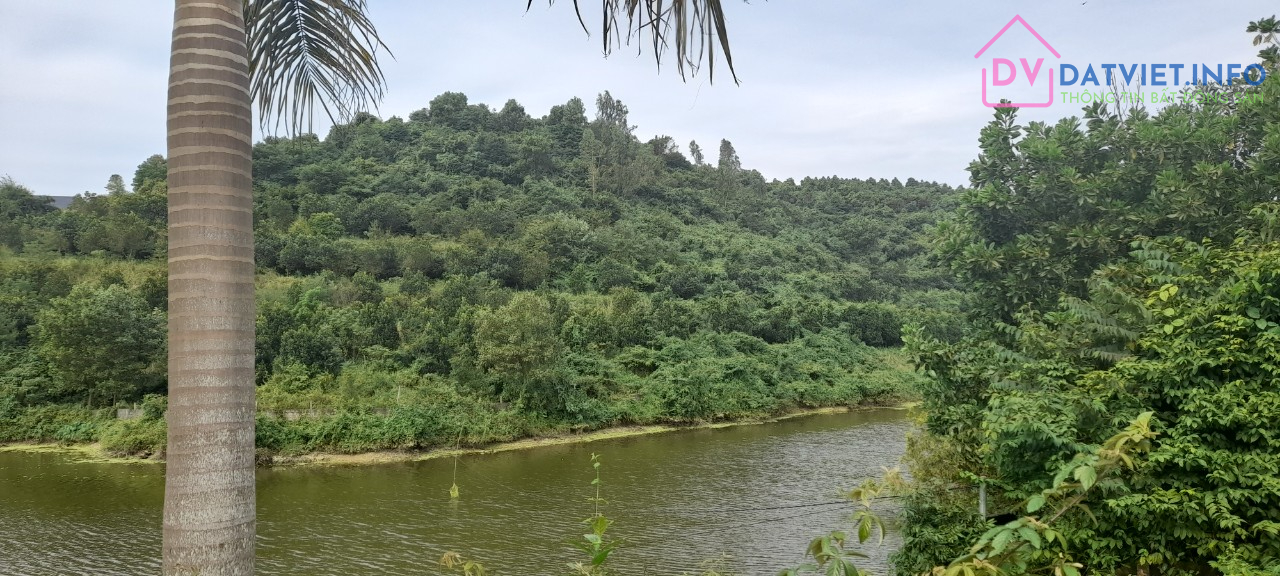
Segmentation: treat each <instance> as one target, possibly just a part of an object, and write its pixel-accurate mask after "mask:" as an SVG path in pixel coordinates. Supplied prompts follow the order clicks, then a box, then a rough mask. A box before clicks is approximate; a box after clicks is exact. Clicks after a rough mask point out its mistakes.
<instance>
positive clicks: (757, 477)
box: [0, 409, 911, 576]
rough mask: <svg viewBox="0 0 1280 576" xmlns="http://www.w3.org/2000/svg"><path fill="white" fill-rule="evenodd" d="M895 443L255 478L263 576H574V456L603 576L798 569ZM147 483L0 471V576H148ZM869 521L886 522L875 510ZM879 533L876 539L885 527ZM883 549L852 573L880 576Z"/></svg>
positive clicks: (679, 437)
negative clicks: (466, 569) (605, 530)
mask: <svg viewBox="0 0 1280 576" xmlns="http://www.w3.org/2000/svg"><path fill="white" fill-rule="evenodd" d="M910 427H911V424H910V421H909V420H908V418H907V416H906V413H905V412H904V411H901V410H887V409H885V410H868V411H856V412H850V413H846V414H831V415H821V416H810V417H804V418H794V419H790V420H784V421H781V422H776V423H771V424H765V425H751V426H734V427H728V428H719V429H703V430H684V431H678V432H671V433H665V434H654V435H647V436H636V437H630V438H618V439H613V440H602V441H597V442H591V443H586V444H576V445H573V444H571V445H560V446H549V447H543V448H536V449H529V450H519V451H510V452H502V453H495V454H484V455H473V456H465V457H462V458H459V459H458V461H457V482H458V485H459V487H460V489H461V497H460V498H459V499H458V500H456V501H451V500H450V498H449V494H448V490H449V486H450V484H451V483H452V479H453V473H454V462H453V460H451V459H439V460H430V461H422V462H409V463H397V464H379V465H368V466H329V467H315V466H311V467H282V468H263V469H260V470H259V471H258V562H257V572H258V574H263V575H284V574H290V575H293V574H297V575H302V574H307V575H343V576H351V575H362V574H443V573H445V572H444V571H443V570H442V569H441V568H440V567H438V566H437V561H438V560H439V558H440V556H441V554H443V553H444V552H445V551H449V550H452V551H456V552H459V553H461V554H463V555H464V556H466V557H468V558H474V559H477V560H479V561H481V562H482V563H483V564H485V566H486V568H488V569H489V571H490V573H491V574H496V575H504V574H505V575H519V576H525V575H541V574H566V573H568V570H567V568H566V566H565V565H566V563H568V562H571V561H576V560H582V559H584V557H583V556H582V555H581V553H580V552H578V551H576V550H574V549H573V548H571V547H570V546H569V545H568V542H569V541H571V540H580V539H581V534H582V533H583V526H582V525H581V524H580V521H581V520H582V519H583V518H586V517H588V516H589V515H590V514H591V503H590V502H588V500H587V498H588V497H589V496H591V495H592V488H591V486H590V485H589V483H590V481H591V478H592V477H593V475H592V471H591V466H590V454H591V453H592V452H595V453H598V454H600V455H601V458H602V462H603V466H602V468H601V473H602V476H603V482H604V484H603V491H604V493H603V497H604V498H605V499H606V500H607V501H608V503H607V504H606V505H605V506H604V508H603V511H604V512H605V514H606V515H607V516H609V517H610V518H612V519H614V520H615V524H614V525H613V527H612V528H611V529H610V534H611V535H612V536H615V537H619V538H622V539H623V540H625V541H626V544H625V545H624V547H623V548H621V549H620V550H618V551H617V552H616V553H615V557H614V558H613V560H611V566H612V567H613V568H614V571H615V572H616V573H617V574H620V575H632V574H634V575H655V576H656V575H678V574H681V573H682V572H683V571H689V572H691V573H693V571H694V570H695V569H696V568H697V567H698V565H699V563H700V562H702V561H704V560H708V559H712V558H717V557H719V556H721V555H722V554H723V553H727V554H729V555H730V556H731V557H732V558H731V559H730V560H729V561H728V562H727V567H728V568H731V569H733V570H734V571H736V572H737V573H740V574H749V575H757V574H758V575H773V574H777V572H778V570H780V569H781V568H784V567H786V566H789V565H794V564H796V563H798V562H799V561H800V560H801V558H802V554H803V551H804V548H805V546H806V544H807V542H808V541H809V539H811V538H813V537H814V536H817V535H819V534H822V533H824V532H826V531H828V530H831V529H836V528H846V527H848V525H849V523H848V522H847V519H848V517H849V514H850V512H851V511H852V506H850V505H848V504H844V503H832V502H836V501H838V500H840V498H839V491H840V489H841V488H848V487H852V486H854V485H856V484H857V483H858V482H859V481H860V480H862V479H865V478H868V477H872V476H877V475H879V474H880V473H881V467H882V466H894V465H896V464H897V462H898V459H899V458H900V457H901V455H902V453H903V451H904V448H905V436H906V433H907V432H908V431H909V429H910ZM163 475H164V468H163V466H161V465H156V464H102V463H97V464H95V463H84V462H75V461H74V460H73V459H71V458H70V457H68V456H66V455H61V454H28V453H17V452H6V453H0V574H5V575H10V574H15V575H19V574H20V575H24V576H26V575H30V576H42V575H46V574H48V575H53V574H58V575H63V574H83V575H114V574H121V575H124V574H129V575H133V574H159V572H160V561H159V554H160V510H161V505H162V503H163V500H164V476H163ZM882 502H883V506H884V508H883V509H882V510H883V511H884V512H885V513H886V515H887V516H891V515H892V509H893V501H892V500H884V501H882ZM890 525H891V526H892V523H890ZM897 542H898V541H897V539H896V535H895V534H893V533H892V530H891V531H890V534H889V535H888V537H887V538H886V540H885V543H884V545H883V546H882V547H879V548H876V547H875V546H874V545H873V546H871V547H870V550H869V552H870V554H871V558H870V559H869V560H866V561H864V565H863V567H864V568H871V569H872V572H873V573H877V574H885V573H886V562H885V557H886V556H887V554H888V553H889V552H890V551H891V550H892V549H893V548H894V547H895V546H896V545H897Z"/></svg>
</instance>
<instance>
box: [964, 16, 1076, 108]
mask: <svg viewBox="0 0 1280 576" xmlns="http://www.w3.org/2000/svg"><path fill="white" fill-rule="evenodd" d="M1015 22H1016V23H1019V24H1022V26H1023V27H1024V28H1026V29H1027V31H1028V32H1030V33H1031V35H1032V36H1035V38H1036V40H1039V41H1040V44H1041V45H1042V46H1044V47H1045V48H1048V49H1049V52H1050V53H1052V54H1053V57H1054V58H1062V55H1061V54H1059V53H1058V51H1057V50H1054V49H1053V46H1050V45H1049V43H1048V42H1046V41H1045V39H1044V37H1043V36H1040V33H1039V32H1036V29H1035V28H1032V27H1031V25H1030V24H1027V21H1026V20H1023V19H1022V16H1020V15H1015V16H1014V17H1013V19H1012V20H1009V23H1008V24H1005V25H1004V28H1001V29H1000V31H999V32H996V35H995V36H992V37H991V40H989V41H987V43H986V45H984V46H983V47H982V49H981V50H978V53H977V54H974V55H973V57H974V58H979V57H981V56H982V54H983V53H984V52H986V51H987V49H988V48H990V47H991V45H992V44H995V43H996V40H999V39H1000V37H1001V36H1004V33H1005V32H1008V31H1009V28H1011V27H1013V24H1014V23H1015ZM1018 61H1019V62H1020V63H1021V64H1022V71H1023V73H1024V74H1025V76H1026V78H1027V80H1028V81H1029V83H1030V84H1031V85H1032V86H1035V84H1036V79H1037V78H1038V77H1039V75H1040V65H1041V64H1044V58H1037V59H1036V64H1035V66H1034V67H1032V66H1031V65H1030V64H1029V63H1028V62H1027V59H1026V58H1019V59H1018ZM1001 66H1007V67H1008V70H1009V75H1008V76H1007V77H1005V78H1001V77H1000V67H1001ZM1048 72H1049V100H1048V101H1047V102H1013V103H1008V102H995V103H992V102H989V101H988V100H987V69H986V68H983V69H982V105H983V106H986V107H988V108H1010V107H1026V108H1047V107H1049V105H1051V104H1053V68H1049V70H1048ZM1017 77H1018V69H1017V68H1016V67H1014V65H1013V61H1012V60H1009V59H1007V58H993V59H992V60H991V82H992V84H993V85H995V86H1007V85H1009V84H1012V83H1013V81H1014V80H1015V79H1016V78H1017Z"/></svg>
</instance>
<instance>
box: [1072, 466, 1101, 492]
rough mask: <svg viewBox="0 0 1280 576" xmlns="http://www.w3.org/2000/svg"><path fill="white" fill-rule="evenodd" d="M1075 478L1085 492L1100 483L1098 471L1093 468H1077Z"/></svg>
mask: <svg viewBox="0 0 1280 576" xmlns="http://www.w3.org/2000/svg"><path fill="white" fill-rule="evenodd" d="M1073 476H1074V477H1075V479H1076V481H1077V482H1079V483H1080V486H1081V487H1082V488H1084V489H1085V490H1088V489H1089V487H1090V486H1093V484H1094V483H1095V482H1097V481H1098V471H1097V470H1095V469H1094V467H1093V466H1081V467H1079V468H1076V471H1075V473H1074V474H1073Z"/></svg>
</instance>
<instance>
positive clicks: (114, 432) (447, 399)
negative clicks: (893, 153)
mask: <svg viewBox="0 0 1280 576" xmlns="http://www.w3.org/2000/svg"><path fill="white" fill-rule="evenodd" d="M595 108H596V110H595V115H594V119H593V120H589V119H588V117H587V110H586V107H585V105H584V104H583V102H582V101H581V100H580V99H577V98H574V99H572V100H569V101H568V102H567V103H565V104H564V105H561V106H555V107H553V108H552V109H551V110H550V112H549V113H548V114H547V115H546V116H544V117H542V118H533V117H531V116H530V115H529V114H527V113H526V112H525V110H524V109H523V108H522V107H521V106H520V104H518V103H517V102H515V101H514V100H513V101H509V102H507V103H506V104H505V105H504V106H503V107H502V108H501V109H500V110H497V111H495V110H493V109H491V108H490V107H488V106H485V105H483V104H470V103H468V101H467V97H466V96H465V95H463V94H458V93H445V94H442V95H440V96H438V97H436V98H435V99H434V100H432V101H431V102H430V105H429V107H428V108H425V109H423V110H420V111H418V112H415V113H413V114H411V115H410V116H409V118H408V120H402V119H400V118H390V119H388V120H385V121H383V120H380V119H378V118H376V117H374V116H371V115H362V116H359V117H358V118H356V119H355V120H354V121H352V122H351V123H349V124H343V125H338V126H335V127H333V129H332V130H331V131H330V132H329V134H328V136H327V137H326V138H324V139H323V140H321V139H319V138H317V137H315V136H312V135H306V136H301V137H297V138H291V139H280V138H267V139H266V140H265V141H263V142H261V143H259V144H258V145H257V146H256V147H255V150H254V182H255V198H256V200H255V203H256V209H255V245H256V257H257V262H258V266H259V275H258V289H257V294H258V308H259V310H258V325H257V371H258V384H259V388H258V406H259V412H260V417H259V421H258V444H259V446H260V448H261V449H262V450H264V451H265V452H267V453H271V452H281V451H282V452H298V451H308V450H336V451H362V450H370V449H383V448H419V449H421V448H429V447H432V446H440V445H454V444H463V445H466V444H475V443H483V442H488V441H493V440H501V439H510V438H516V437H520V436H525V435H530V434H538V433H546V432H554V431H568V430H580V429H587V428H598V427H603V426H610V425H622V424H644V423H657V422H696V421H708V420H716V419H731V418H740V417H749V416H759V415H769V414H776V413H780V412H783V411H787V410H791V409H796V408H804V407H817V406H833V405H852V404H858V403H865V402H876V401H889V400H892V399H894V398H900V397H903V396H906V395H910V394H912V393H913V391H914V388H915V386H916V384H917V383H918V381H919V376H918V375H916V374H913V373H912V371H911V370H910V368H909V365H908V363H907V362H906V359H905V356H904V355H902V354H901V353H900V352H899V351H898V349H897V347H898V346H899V345H900V344H901V342H902V326H903V325H905V324H918V325H923V326H928V327H929V330H930V331H931V332H930V333H931V334H932V335H933V336H935V337H937V338H940V339H942V340H945V341H951V340H954V339H956V338H958V337H959V334H960V332H959V328H960V321H961V317H960V315H959V310H960V306H961V299H960V297H959V292H958V291H957V290H956V289H955V282H954V280H953V277H952V275H951V274H950V272H949V271H947V270H946V269H945V267H943V266H941V265H939V264H937V262H936V261H931V260H930V257H929V255H928V247H927V244H926V235H925V234H926V228H927V227H928V226H929V225H930V224H931V223H933V222H935V221H937V220H938V219H939V218H940V217H941V215H943V214H945V213H947V212H949V211H951V210H953V209H954V208H955V206H956V201H957V198H958V192H959V191H958V190H955V189H953V188H951V187H949V186H946V185H939V184H934V183H926V182H917V181H915V180H912V179H909V180H907V181H906V182H905V183H903V182H900V181H898V180H897V179H894V180H892V181H889V180H884V179H879V180H874V179H871V180H865V181H864V180H858V179H841V178H835V177H831V178H808V179H805V180H803V181H801V182H799V183H797V182H794V181H791V180H788V181H785V182H780V181H776V180H775V181H766V180H765V179H764V178H763V177H762V176H761V175H760V174H759V173H758V172H756V171H753V170H747V169H744V168H743V167H742V166H741V163H740V161H739V159H738V157H737V154H736V152H735V151H734V149H733V146H732V144H731V143H729V142H728V141H721V142H719V144H718V146H714V145H713V146H712V149H715V151H714V152H713V151H710V150H708V151H707V152H704V151H703V149H702V148H701V147H700V146H699V145H698V144H697V143H695V142H690V143H689V144H688V145H687V150H688V154H687V155H686V154H684V153H682V152H681V148H682V147H681V146H679V145H677V144H676V143H675V142H673V141H672V139H671V138H669V137H665V136H659V137H655V138H653V139H650V140H648V141H647V142H642V141H641V140H640V139H639V138H637V137H636V135H635V130H636V127H635V126H632V125H631V124H630V123H629V118H628V114H627V108H626V106H625V105H623V103H622V102H621V101H619V100H616V99H614V98H613V97H612V96H611V95H610V94H609V93H607V92H606V93H604V94H601V95H600V96H599V97H598V98H597V100H596V106H595ZM708 156H710V158H709V157H708ZM166 172H167V168H166V166H165V160H164V158H163V157H160V156H153V157H151V158H149V159H147V160H146V161H144V162H142V164H141V165H139V166H138V168H137V170H136V172H135V174H134V176H133V179H132V182H131V183H130V184H131V185H126V182H125V179H124V178H122V177H120V176H111V178H110V179H109V180H108V183H107V186H106V191H105V193H103V194H88V193H86V194H83V195H81V196H78V197H77V198H76V199H75V200H74V202H73V203H72V204H71V206H70V207H68V208H66V209H64V210H57V209H54V208H53V207H52V206H51V205H50V203H49V202H48V201H47V198H42V197H40V196H36V195H33V193H32V191H29V190H26V189H25V188H23V187H22V186H21V185H20V184H18V183H15V182H13V181H9V180H6V181H4V182H3V183H0V246H3V248H0V250H3V259H2V260H0V301H3V303H4V305H3V306H0V440H8V441H13V440H26V439H31V440H58V441H90V440H95V439H99V440H101V441H102V442H103V444H104V446H106V447H107V448H109V449H111V450H114V451H118V452H125V453H137V452H148V451H153V450H157V449H160V448H162V447H163V442H164V428H163V421H162V419H161V418H160V415H161V414H163V410H164V399H163V392H164V389H165V375H164V372H165V370H164V358H165V346H164V341H165V337H164V336H165V332H164V330H165V314H164V309H165V303H166V278H165V266H164V260H163V258H164V254H165V218H166V183H165V178H166ZM931 262H932V263H931ZM139 404H140V405H141V406H142V407H143V409H144V410H143V412H144V414H145V415H144V417H143V418H141V419H137V420H127V421H115V420H114V419H113V418H114V412H113V411H109V410H104V409H103V408H107V407H114V406H132V405H139Z"/></svg>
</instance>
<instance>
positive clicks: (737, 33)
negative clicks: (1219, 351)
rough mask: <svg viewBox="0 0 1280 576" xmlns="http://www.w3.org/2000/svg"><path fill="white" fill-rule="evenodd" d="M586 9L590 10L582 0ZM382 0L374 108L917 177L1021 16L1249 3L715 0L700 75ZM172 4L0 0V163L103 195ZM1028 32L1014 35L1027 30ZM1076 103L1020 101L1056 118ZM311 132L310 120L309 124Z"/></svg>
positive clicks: (931, 173)
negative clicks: (721, 25)
mask: <svg viewBox="0 0 1280 576" xmlns="http://www.w3.org/2000/svg"><path fill="white" fill-rule="evenodd" d="M582 5H583V6H584V7H586V8H587V9H588V13H587V14H586V19H587V23H588V25H595V23H596V22H597V20H596V16H595V15H594V13H592V12H591V11H590V10H591V9H592V8H596V9H598V7H596V6H595V5H594V3H593V2H590V1H586V2H582ZM523 7H524V3H523V2H465V3H464V2H449V3H444V2H418V1H409V0H399V1H397V0H378V1H376V2H372V3H371V8H372V11H373V12H372V16H373V19H374V21H375V23H376V24H377V25H378V26H379V28H380V30H381V31H382V33H383V35H384V38H385V39H386V41H387V43H388V44H389V45H390V46H391V47H392V49H393V50H394V52H395V54H396V58H397V59H396V60H395V61H387V63H386V66H385V69H386V72H387V77H388V82H389V88H390V92H389V94H388V97H387V100H386V101H385V102H384V103H383V105H382V107H381V114H382V115H383V116H390V115H399V116H402V117H403V116H407V115H408V114H409V113H410V112H412V111H414V110H417V109H420V108H424V107H426V106H427V103H428V102H429V101H430V100H431V98H433V97H434V96H436V95H438V94H440V93H441V92H445V91H461V92H464V93H466V94H467V95H468V96H469V97H470V99H471V101H472V102H484V103H486V104H489V105H490V106H494V107H499V106H501V105H502V104H503V102H505V101H506V100H507V99H509V98H515V99H516V100H518V101H520V102H521V103H522V104H523V105H524V106H525V108H526V109H527V110H528V111H529V112H530V113H531V114H533V115H535V116H536V115H542V114H545V113H546V112H547V110H548V109H549V108H550V107H551V106H552V105H555V104H560V103H563V102H565V101H566V100H568V99H569V98H570V97H573V96H579V97H581V98H582V99H583V100H584V101H586V102H587V103H588V106H590V105H591V103H592V101H593V100H594V98H595V95H596V94H597V93H598V92H600V91H603V90H606V89H607V90H610V91H611V92H612V93H613V94H614V96H616V97H618V98H621V99H622V100H623V101H624V102H625V103H626V104H627V105H628V107H629V108H630V110H631V121H632V123H633V124H637V125H639V133H640V134H641V135H643V136H644V137H645V138H647V137H648V136H649V135H652V134H669V135H671V136H673V137H675V138H676V140H677V141H678V142H680V143H681V145H682V146H683V145H686V144H687V143H688V141H689V140H690V139H697V140H698V141H699V142H700V143H701V144H702V145H703V147H704V149H707V150H709V151H714V150H715V149H716V147H717V145H718V142H719V140H720V138H728V139H729V140H731V141H732V142H733V143H734V146H735V147H736V149H737V151H738V153H739V155H740V156H741V157H742V159H743V163H744V165H745V166H746V167H748V168H756V169H759V170H760V171H761V172H762V173H764V174H765V175H766V176H768V177H777V178H787V177H796V178H800V177H803V176H807V175H813V176H826V175H833V174H838V175H843V176H857V177H867V176H874V177H885V178H891V177H899V178H902V179H906V178H907V177H915V178H917V179H936V180H942V181H946V182H948V183H951V184H962V183H964V182H965V181H966V179H967V174H966V173H965V171H964V168H965V166H966V165H967V164H968V163H969V161H970V160H971V159H972V158H973V157H975V156H976V155H977V148H976V142H977V133H978V130H979V129H980V128H981V127H982V126H983V125H984V124H985V123H986V122H987V121H988V120H989V118H990V110H989V109H987V108H984V107H982V106H981V105H980V104H979V103H978V96H979V93H978V70H980V68H981V65H980V63H978V62H976V61H975V60H974V59H973V54H974V53H975V52H976V51H977V49H978V48H980V47H981V46H982V45H983V44H985V43H986V41H987V40H988V39H989V38H990V37H991V35H992V34H994V33H995V32H996V31H997V30H999V29H1000V27H1001V26H1003V25H1004V23H1005V22H1007V21H1008V20H1009V18H1011V17H1012V15H1013V14H1021V15H1022V16H1023V17H1024V18H1026V19H1027V20H1028V21H1029V22H1031V23H1032V25H1033V26H1035V28H1036V30H1037V31H1039V32H1040V33H1041V34H1042V35H1043V36H1044V37H1045V38H1046V39H1047V40H1049V41H1050V43H1051V44H1053V45H1054V47H1055V48H1057V49H1058V50H1059V51H1060V52H1062V55H1063V59H1062V61H1066V62H1112V61H1124V62H1161V61H1169V62H1191V61H1197V60H1203V61H1205V62H1217V61H1235V62H1249V61H1252V60H1253V55H1254V53H1255V52H1256V49H1254V48H1253V47H1252V46H1250V45H1249V38H1248V36H1247V35H1246V34H1245V33H1244V32H1243V30H1244V26H1245V24H1246V23H1247V22H1248V21H1249V20H1254V19H1257V18H1260V17H1263V16H1267V15H1270V14H1272V13H1274V11H1275V10H1274V6H1271V5H1270V4H1269V3H1264V2H1261V1H1258V0H1251V1H1241V2H1233V3H1231V4H1222V3H1218V2H1208V1H1192V0H1181V1H1171V2H1164V3H1160V4H1159V5H1152V4H1147V3H1131V2H1129V3H1126V2H1119V1H1117V0H1090V1H1089V2H1088V3H1087V4H1085V5H1081V4H1080V3H1079V2H1076V1H1074V0H1073V1H1066V2H1035V3H1028V2H1015V1H1012V0H1000V1H996V2H989V3H984V4H981V5H978V6H970V5H963V4H962V3H954V2H942V1H938V2H920V1H915V2H912V1H908V2H895V3H886V4H874V5H873V4H868V3H855V2H849V1H848V0H804V1H803V2H788V1H786V0H773V1H770V2H758V1H757V2H752V3H750V4H739V3H736V2H730V3H727V7H726V10H727V11H728V18H729V25H730V32H731V38H732V45H733V47H734V56H735V63H736V64H737V66H738V71H739V75H740V77H741V78H742V85H741V86H735V85H734V84H733V82H732V81H731V79H730V77H729V75H728V74H727V72H728V70H727V68H724V67H723V61H722V62H720V64H721V67H720V68H718V70H717V76H716V82H715V83H714V85H712V84H709V83H708V82H706V79H705V78H704V77H702V76H699V77H697V78H693V79H690V80H689V81H688V82H684V83H682V82H681V81H680V79H679V76H678V75H677V74H676V70H675V68H674V66H673V65H672V64H673V63H672V62H667V63H666V65H664V67H663V69H662V71H661V73H658V72H657V71H655V69H654V64H653V60H652V56H651V54H650V53H649V52H648V51H647V50H648V46H645V50H646V51H645V52H644V53H643V54H641V55H639V56H636V55H635V51H634V48H626V47H624V48H623V49H621V50H619V51H617V52H616V53H615V54H614V55H613V56H611V57H610V58H609V59H607V60H606V59H604V58H602V57H601V49H600V38H598V37H597V36H592V37H590V38H588V37H586V36H585V35H584V34H583V32H582V30H581V28H580V27H579V26H578V22H577V20H576V19H575V18H574V17H573V13H572V3H571V2H569V1H568V0H562V1H560V2H557V3H556V4H555V5H554V6H553V7H551V8H547V7H546V5H545V3H542V2H535V3H534V6H533V9H532V10H530V11H529V12H528V13H526V12H524V11H523ZM171 24H172V8H171V4H170V3H168V2H164V1H161V0H112V1H111V2H87V1H85V0H42V1H39V2H29V1H25V0H0V174H4V173H8V174H10V175H12V176H13V177H14V178H15V179H17V180H18V181H19V182H22V183H24V184H26V185H27V186H29V187H31V188H33V189H34V190H36V191H37V192H39V193H46V194H74V193H77V192H80V191H83V190H94V191H97V190H100V189H101V187H102V185H103V184H104V183H105V181H106V178H107V176H108V175H110V174H112V173H120V174H124V175H126V177H127V176H128V175H129V174H131V173H132V170H133V169H134V167H135V166H136V165H137V164H138V163H139V162H141V161H142V160H143V159H145V158H146V157H147V156H148V155H150V154H153V153H156V152H161V151H163V148H164V98H165V94H164V92H165V89H164V85H165V77H166V74H167V69H166V66H167V60H168V43H169V33H170V30H169V27H170V26H171ZM1023 40H1025V39H1023ZM1078 114H1079V109H1078V107H1072V106H1055V107H1052V108H1049V109H1045V110H1038V111H1037V110H1024V111H1023V112H1022V116H1021V117H1022V118H1025V119H1044V120H1053V119H1056V118H1059V117H1062V116H1067V115H1078ZM317 128H318V131H319V132H321V133H322V134H323V133H324V132H325V130H327V127H326V126H322V125H318V126H317Z"/></svg>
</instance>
